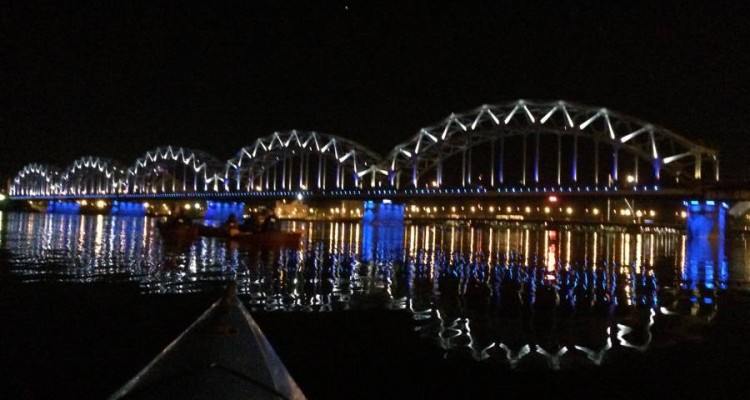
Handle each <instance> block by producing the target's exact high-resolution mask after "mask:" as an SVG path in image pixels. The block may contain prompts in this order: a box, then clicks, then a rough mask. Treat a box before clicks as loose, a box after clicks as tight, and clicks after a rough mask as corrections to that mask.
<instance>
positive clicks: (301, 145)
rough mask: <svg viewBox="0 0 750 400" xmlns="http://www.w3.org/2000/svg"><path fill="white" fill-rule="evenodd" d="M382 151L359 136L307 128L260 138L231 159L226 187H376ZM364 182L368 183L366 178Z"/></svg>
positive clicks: (321, 188) (226, 188) (244, 188)
mask: <svg viewBox="0 0 750 400" xmlns="http://www.w3.org/2000/svg"><path fill="white" fill-rule="evenodd" d="M379 162H380V156H379V155H377V154H376V153H374V152H372V151H371V150H369V149H367V148H366V147H364V146H362V145H360V144H359V143H356V142H354V141H351V140H348V139H345V138H342V137H339V136H333V135H326V134H321V133H318V132H312V131H311V132H307V131H298V130H291V131H283V132H274V133H273V134H271V135H269V136H266V137H262V138H259V139H257V140H256V141H255V143H253V144H252V145H251V146H246V147H243V148H242V149H241V150H240V151H239V152H238V153H237V155H236V156H235V157H234V158H232V159H231V160H229V161H227V164H226V169H225V182H226V187H225V190H228V191H230V190H236V191H243V190H244V191H251V190H314V189H318V190H325V189H344V188H361V187H364V186H365V185H369V186H371V187H372V186H375V185H376V176H377V175H378V174H383V175H384V174H385V171H379V170H377V165H378V163H379ZM363 182H364V183H363Z"/></svg>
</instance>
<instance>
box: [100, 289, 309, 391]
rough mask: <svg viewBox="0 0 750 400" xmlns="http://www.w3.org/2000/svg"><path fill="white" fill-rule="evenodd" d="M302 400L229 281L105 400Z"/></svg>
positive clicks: (292, 380) (293, 383) (282, 365)
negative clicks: (200, 312)
mask: <svg viewBox="0 0 750 400" xmlns="http://www.w3.org/2000/svg"><path fill="white" fill-rule="evenodd" d="M123 398H128V399H130V398H133V399H166V398H174V399H213V398H216V399H219V398H221V399H304V398H305V395H304V394H303V393H302V391H301V390H300V388H299V387H298V386H297V383H296V382H295V381H294V379H293V378H292V376H291V375H290V374H289V372H288V371H287V369H286V367H284V364H282V362H281V360H280V359H279V357H278V355H276V352H275V351H274V350H273V347H271V344H270V343H269V342H268V340H267V339H266V337H265V336H264V335H263V332H262V331H261V330H260V327H258V325H257V324H256V323H255V321H254V320H253V318H252V317H251V316H250V313H248V311H247V309H246V308H245V307H244V306H243V305H242V302H241V301H240V300H239V299H238V298H237V295H236V285H235V283H234V281H231V282H230V283H229V286H228V287H227V291H226V294H225V295H224V296H223V297H222V298H221V299H219V300H218V301H216V302H215V303H214V304H213V305H212V306H211V307H210V308H209V309H208V310H207V311H206V312H205V313H203V315H201V316H200V317H199V318H198V319H197V320H196V321H195V322H193V324H192V325H190V327H188V328H187V329H186V330H185V331H184V332H183V333H182V334H180V336H179V337H178V338H177V339H175V341H174V342H172V343H171V344H170V345H169V346H167V347H166V348H165V349H164V350H163V351H162V352H161V353H160V354H159V355H158V356H157V357H156V358H155V359H154V360H153V361H151V363H149V364H148V365H147V366H146V367H145V368H144V369H143V370H142V371H141V372H139V373H138V374H137V375H136V376H135V377H134V378H133V379H131V380H130V381H129V382H128V383H126V384H125V386H123V387H122V388H120V389H119V390H118V391H117V392H115V394H113V395H112V396H111V397H110V399H123Z"/></svg>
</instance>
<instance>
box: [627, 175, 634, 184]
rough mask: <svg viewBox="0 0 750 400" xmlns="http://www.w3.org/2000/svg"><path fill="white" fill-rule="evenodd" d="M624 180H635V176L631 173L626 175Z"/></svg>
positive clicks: (629, 181) (631, 181) (630, 181)
mask: <svg viewBox="0 0 750 400" xmlns="http://www.w3.org/2000/svg"><path fill="white" fill-rule="evenodd" d="M625 180H627V181H628V183H633V182H635V177H634V176H633V175H628V176H627V178H625Z"/></svg>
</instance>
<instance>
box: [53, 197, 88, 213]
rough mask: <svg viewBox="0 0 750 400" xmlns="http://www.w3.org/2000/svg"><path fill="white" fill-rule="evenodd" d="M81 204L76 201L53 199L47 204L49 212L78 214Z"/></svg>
mask: <svg viewBox="0 0 750 400" xmlns="http://www.w3.org/2000/svg"><path fill="white" fill-rule="evenodd" d="M80 211H81V205H80V204H78V202H75V201H62V200H52V201H50V202H49V203H48V204H47V212H48V213H50V214H78V213H80Z"/></svg>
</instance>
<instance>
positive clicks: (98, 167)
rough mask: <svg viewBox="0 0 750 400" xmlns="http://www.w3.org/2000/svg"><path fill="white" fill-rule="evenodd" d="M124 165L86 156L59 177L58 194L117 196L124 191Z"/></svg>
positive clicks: (76, 161)
mask: <svg viewBox="0 0 750 400" xmlns="http://www.w3.org/2000/svg"><path fill="white" fill-rule="evenodd" d="M125 169H126V167H125V165H123V164H121V163H120V162H118V161H115V160H111V159H107V158H101V157H95V156H86V157H81V158H79V159H77V160H75V161H73V163H72V164H70V165H69V166H68V167H67V168H66V169H65V170H64V171H63V173H62V175H61V177H60V194H66V195H86V194H118V193H122V192H123V190H124V185H123V182H124V178H125Z"/></svg>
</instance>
